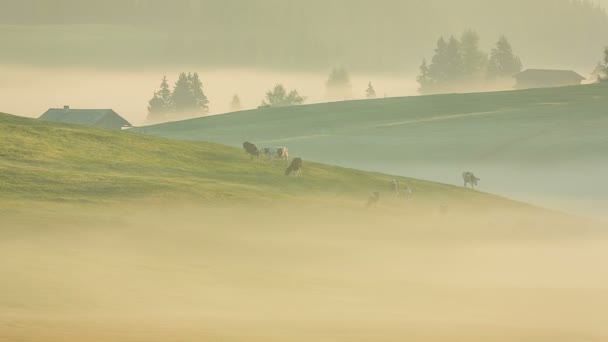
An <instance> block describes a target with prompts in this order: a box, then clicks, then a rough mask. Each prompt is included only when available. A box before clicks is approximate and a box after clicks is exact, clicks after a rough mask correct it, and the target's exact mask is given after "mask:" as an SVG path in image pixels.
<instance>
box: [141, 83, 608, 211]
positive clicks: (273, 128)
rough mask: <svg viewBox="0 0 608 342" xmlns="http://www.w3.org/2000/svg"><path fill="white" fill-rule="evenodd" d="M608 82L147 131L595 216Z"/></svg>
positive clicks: (259, 113) (605, 146)
mask: <svg viewBox="0 0 608 342" xmlns="http://www.w3.org/2000/svg"><path fill="white" fill-rule="evenodd" d="M606 108H608V86H606V85H604V84H600V85H588V86H577V87H564V88H550V89H532V90H525V91H509V92H497V93H479V94H463V95H458V94H454V95H435V96H422V97H404V98H389V99H379V100H370V101H351V102H337V103H328V104H319V105H309V106H300V107H289V108H270V109H263V110H255V111H245V112H240V113H233V114H228V115H222V116H214V117H208V118H202V119H194V120H189V121H182V122H174V123H167V124H163V125H157V126H151V127H144V128H140V129H139V130H138V132H140V133H144V134H150V135H157V136H162V137H168V138H175V139H183V140H206V141H213V142H218V143H223V144H230V145H238V144H239V143H241V142H242V141H244V140H249V141H253V142H256V143H259V144H261V145H285V146H288V147H289V148H290V149H291V151H292V153H295V155H301V156H303V157H305V158H307V159H313V160H316V161H320V162H326V163H331V164H335V165H341V166H347V167H355V168H359V169H366V170H373V171H381V172H388V173H396V174H403V175H410V176H413V177H416V178H423V179H428V180H433V181H440V182H445V183H452V184H459V183H460V182H461V179H460V174H461V172H462V171H464V170H471V171H475V172H477V173H478V174H479V176H480V177H481V178H482V181H481V187H482V189H485V190H487V191H490V192H495V193H500V194H502V195H508V196H512V197H516V198H518V199H524V200H528V201H532V202H535V203H541V204H544V205H549V206H554V207H559V208H560V209H564V210H570V211H577V212H585V213H593V214H594V215H595V214H598V212H600V215H604V214H601V212H603V211H602V210H601V209H600V208H601V206H603V205H605V204H607V203H608V196H607V195H606V194H608V182H606V181H605V175H606V174H608V159H606V151H608V139H607V138H606V132H607V131H608V114H607V111H606Z"/></svg>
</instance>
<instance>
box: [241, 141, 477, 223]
mask: <svg viewBox="0 0 608 342" xmlns="http://www.w3.org/2000/svg"><path fill="white" fill-rule="evenodd" d="M243 149H244V150H245V152H246V153H247V154H248V155H249V156H250V157H251V159H252V160H253V159H254V158H259V157H260V156H262V155H263V156H266V157H267V158H268V159H269V160H273V159H275V158H277V159H282V160H285V161H286V162H288V161H289V149H288V148H287V147H264V148H258V147H257V146H256V145H255V144H252V143H250V142H244V143H243ZM292 174H294V175H296V176H300V175H301V174H302V158H294V159H293V160H292V161H291V164H289V167H287V169H286V170H285V176H289V175H292ZM462 179H463V181H464V186H465V187H468V186H469V185H470V186H471V188H472V189H475V187H476V186H477V183H478V182H479V181H480V179H479V178H477V177H476V176H475V174H474V173H473V172H469V171H467V172H463V173H462ZM390 189H391V191H392V193H393V195H394V196H397V197H401V198H404V199H406V200H409V199H411V198H412V196H413V190H412V188H410V187H409V186H408V185H405V186H404V187H401V186H400V185H399V181H397V180H396V179H393V180H391V182H390ZM379 202H380V192H374V193H372V194H371V195H370V196H369V198H368V201H367V207H373V206H375V205H377V204H378V203H379ZM440 208H441V211H442V212H444V211H445V210H447V205H446V204H445V203H443V202H442V203H441V206H440Z"/></svg>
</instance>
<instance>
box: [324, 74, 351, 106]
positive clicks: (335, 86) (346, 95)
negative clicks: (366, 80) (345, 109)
mask: <svg viewBox="0 0 608 342" xmlns="http://www.w3.org/2000/svg"><path fill="white" fill-rule="evenodd" d="M325 85H326V87H327V94H328V97H329V98H330V99H336V100H346V99H350V98H351V96H352V85H351V83H350V75H349V74H348V71H347V70H346V68H343V67H341V68H334V69H333V70H332V71H331V72H330V74H329V77H328V79H327V82H326V83H325Z"/></svg>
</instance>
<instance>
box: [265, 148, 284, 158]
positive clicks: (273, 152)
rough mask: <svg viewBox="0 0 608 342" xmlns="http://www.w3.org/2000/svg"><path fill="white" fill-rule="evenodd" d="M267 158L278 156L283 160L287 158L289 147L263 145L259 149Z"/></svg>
mask: <svg viewBox="0 0 608 342" xmlns="http://www.w3.org/2000/svg"><path fill="white" fill-rule="evenodd" d="M261 152H262V153H263V154H265V155H266V156H267V157H268V159H270V160H272V159H273V158H280V159H283V160H288V159H289V149H288V148H287V147H265V148H263V149H262V150H261Z"/></svg>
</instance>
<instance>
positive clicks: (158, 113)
mask: <svg viewBox="0 0 608 342" xmlns="http://www.w3.org/2000/svg"><path fill="white" fill-rule="evenodd" d="M165 114H166V112H165V106H164V103H163V100H162V99H161V98H160V96H159V94H158V93H154V97H152V99H151V100H150V101H149V102H148V117H147V121H148V122H158V121H161V120H162V119H163V117H164V116H165Z"/></svg>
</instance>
